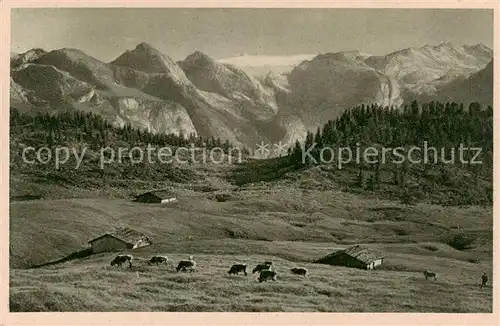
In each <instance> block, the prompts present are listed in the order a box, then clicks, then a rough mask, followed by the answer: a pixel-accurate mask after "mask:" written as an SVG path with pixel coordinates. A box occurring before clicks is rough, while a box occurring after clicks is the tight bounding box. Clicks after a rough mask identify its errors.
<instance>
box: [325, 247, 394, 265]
mask: <svg viewBox="0 0 500 326" xmlns="http://www.w3.org/2000/svg"><path fill="white" fill-rule="evenodd" d="M383 261H384V256H383V255H382V253H380V252H378V251H374V250H371V249H368V248H366V247H363V246H360V245H356V246H353V247H349V248H347V249H344V250H339V251H336V252H333V253H331V254H329V255H327V256H325V257H323V258H320V259H318V260H317V261H315V263H319V264H329V265H336V266H346V267H355V268H362V269H374V268H376V267H377V266H380V265H382V263H383Z"/></svg>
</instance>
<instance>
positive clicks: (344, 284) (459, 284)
mask: <svg viewBox="0 0 500 326" xmlns="http://www.w3.org/2000/svg"><path fill="white" fill-rule="evenodd" d="M303 245H306V244H303ZM137 256H138V255H137V254H136V259H137V261H136V262H135V266H134V267H133V268H132V269H128V268H127V267H122V268H118V267H111V266H109V261H110V259H111V258H112V254H104V255H103V254H101V255H96V256H93V257H91V258H87V259H84V260H82V261H78V262H70V263H64V264H61V265H58V266H53V267H50V268H43V269H30V270H13V271H11V297H10V309H11V311H341V312H347V311H355V312H366V311H384V312H391V311H394V312H395V311H404V312H491V309H492V306H491V305H492V301H491V299H492V290H491V287H488V288H486V289H483V290H480V289H479V286H478V280H477V277H476V276H477V273H475V270H474V269H475V268H473V267H471V264H469V263H461V262H457V261H454V262H453V264H451V263H450V264H449V265H450V266H449V267H450V269H449V270H448V272H444V271H443V272H441V273H439V272H438V273H439V275H438V277H439V278H438V280H437V281H434V280H432V281H431V280H425V278H424V277H423V275H422V274H421V273H420V272H407V271H405V272H403V271H385V270H374V271H364V270H357V269H350V268H344V267H333V266H328V265H317V264H309V263H302V264H300V266H304V267H306V268H308V269H309V270H310V273H311V275H310V277H309V278H303V277H300V276H296V275H291V274H290V273H289V271H288V270H289V269H290V268H292V267H294V266H297V264H296V263H294V262H291V261H288V260H283V259H280V258H277V257H271V256H268V255H266V256H261V255H251V256H246V255H235V256H233V255H197V256H196V260H197V263H198V266H199V270H198V271H197V272H195V273H192V274H182V273H181V274H176V273H175V271H174V266H173V264H172V263H170V264H169V265H168V266H149V265H147V264H146V262H145V260H142V261H141V258H142V259H145V258H147V255H145V254H139V256H140V257H137ZM182 258H185V256H184V255H178V254H176V255H170V259H171V260H172V261H174V262H175V261H177V260H179V259H182ZM408 258H409V259H410V260H411V258H412V257H411V256H407V257H406V259H408ZM267 259H272V260H273V262H274V263H275V265H276V270H277V271H278V273H279V276H278V281H276V282H269V283H262V284H260V283H259V282H257V281H256V275H252V274H249V276H246V277H245V276H243V275H240V276H229V275H228V274H227V270H228V268H229V266H230V264H231V263H233V262H237V261H239V262H247V263H249V264H250V265H251V266H250V267H252V266H253V264H255V263H257V262H260V261H263V260H267ZM431 260H432V259H431ZM405 261H408V260H405ZM432 261H433V263H432V264H433V265H435V266H439V267H443V266H442V265H441V264H442V262H443V261H441V260H437V259H434V260H432ZM389 264H390V263H389Z"/></svg>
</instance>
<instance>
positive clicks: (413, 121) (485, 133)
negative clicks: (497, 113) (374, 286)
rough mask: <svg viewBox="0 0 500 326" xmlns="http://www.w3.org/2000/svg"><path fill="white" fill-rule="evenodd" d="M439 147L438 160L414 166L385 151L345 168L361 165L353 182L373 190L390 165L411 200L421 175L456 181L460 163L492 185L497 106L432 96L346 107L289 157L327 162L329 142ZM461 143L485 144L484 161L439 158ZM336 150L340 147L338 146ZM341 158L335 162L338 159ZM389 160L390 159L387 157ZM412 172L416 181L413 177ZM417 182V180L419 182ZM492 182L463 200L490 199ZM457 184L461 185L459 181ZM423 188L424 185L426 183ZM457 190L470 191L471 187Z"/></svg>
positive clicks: (298, 163) (441, 181)
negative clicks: (425, 99) (472, 162)
mask: <svg viewBox="0 0 500 326" xmlns="http://www.w3.org/2000/svg"><path fill="white" fill-rule="evenodd" d="M424 142H426V143H427V147H434V148H436V149H438V162H433V161H430V162H429V161H428V162H425V163H423V164H419V165H420V166H414V165H415V164H410V163H408V161H405V162H404V163H403V164H390V162H391V160H390V158H391V157H390V156H388V158H389V159H388V158H387V157H386V162H385V164H380V160H378V161H379V162H378V163H373V164H369V163H366V162H363V161H361V162H351V163H349V164H347V166H346V168H355V169H357V170H358V173H357V180H356V182H355V184H354V185H357V186H358V187H360V188H362V189H366V190H369V191H377V190H378V189H380V187H381V182H382V181H381V177H380V175H381V173H382V172H383V171H384V170H385V172H387V171H389V172H390V173H391V174H392V181H391V183H393V184H394V185H397V186H400V188H401V191H400V193H401V201H402V202H404V203H405V204H409V203H411V202H413V199H414V198H412V194H414V193H416V192H417V191H416V190H415V189H411V187H413V188H418V180H419V179H421V178H425V177H429V176H432V174H433V173H434V172H436V171H437V172H436V173H438V175H439V176H438V178H437V181H436V182H437V183H439V184H440V185H448V186H450V187H453V186H454V185H453V184H452V182H451V179H452V176H453V175H454V173H456V172H457V169H462V170H465V171H468V173H471V174H472V175H473V177H474V178H476V179H477V180H478V184H479V180H487V181H488V183H489V184H490V186H491V183H490V182H492V169H493V108H492V107H491V106H488V107H481V105H480V104H479V103H471V104H470V105H469V106H468V107H467V108H465V106H464V105H463V104H462V103H455V102H452V103H450V102H447V103H442V102H430V103H423V104H419V103H417V102H416V101H413V102H412V103H411V104H410V105H406V106H404V107H403V108H401V109H393V108H389V107H382V106H379V105H359V106H357V107H354V108H352V109H349V110H347V111H345V112H344V113H343V114H342V115H341V116H340V117H339V118H337V119H335V120H330V121H328V122H327V123H326V124H325V125H324V126H323V127H322V128H318V130H317V131H316V133H311V132H310V133H308V134H307V137H306V139H305V141H304V143H300V142H296V144H295V146H294V148H293V149H292V150H291V151H290V154H289V156H288V162H289V163H290V164H292V165H294V166H295V167H297V168H301V167H304V166H311V165H315V164H322V162H323V164H324V162H325V161H326V162H329V160H330V157H329V153H330V152H329V151H324V152H323V156H322V158H323V160H320V159H321V155H320V153H321V150H322V149H323V148H326V147H329V148H333V149H338V148H341V147H349V148H351V149H352V152H353V153H354V152H355V149H356V148H360V150H361V152H362V151H363V150H364V149H365V148H367V147H375V148H378V149H379V153H380V149H381V148H396V147H403V148H405V149H407V148H409V147H411V146H417V147H419V148H424ZM313 144H315V147H314V150H312V151H310V153H311V156H312V157H313V158H314V159H308V157H307V156H306V157H305V160H304V157H303V156H304V155H303V153H305V151H306V150H307V149H309V148H311V146H313ZM460 144H462V146H463V147H465V148H481V149H482V153H481V156H480V157H479V158H478V159H480V160H481V161H482V162H483V163H482V164H481V165H470V164H462V163H461V162H459V161H457V162H455V163H454V164H445V163H443V162H442V161H441V153H440V150H441V149H444V151H445V155H446V159H449V158H450V155H451V152H450V149H451V148H454V149H455V156H456V157H458V148H459V146H460ZM335 154H337V152H335ZM472 156H473V153H470V152H465V155H464V159H465V160H470V159H471V158H472ZM337 159H338V157H337V158H335V160H334V162H332V163H331V164H334V165H336V164H337V161H336V160H337ZM388 162H389V163H388ZM410 177H412V179H413V180H415V179H416V180H417V181H416V182H413V184H412V183H411V182H409V180H410ZM415 183H416V184H415ZM490 186H488V189H486V190H485V192H487V194H485V196H481V199H477V198H474V197H475V195H473V194H468V195H464V196H465V197H467V198H462V199H463V200H462V199H461V200H458V201H462V202H463V203H474V202H475V201H481V202H482V203H484V201H485V200H484V198H487V200H486V201H488V202H491V201H492V194H491V191H492V188H491V187H490ZM455 187H460V186H459V185H455ZM428 190H429V189H427V191H428ZM420 191H426V190H425V189H424V190H422V189H420ZM457 191H462V192H465V193H466V192H467V189H460V190H458V189H457Z"/></svg>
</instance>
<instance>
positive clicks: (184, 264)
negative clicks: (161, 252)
mask: <svg viewBox="0 0 500 326" xmlns="http://www.w3.org/2000/svg"><path fill="white" fill-rule="evenodd" d="M195 268H196V262H195V261H194V259H193V256H189V260H181V261H180V262H179V264H178V265H177V272H179V271H182V272H184V273H186V272H187V271H188V270H189V272H190V273H192V272H194V270H195Z"/></svg>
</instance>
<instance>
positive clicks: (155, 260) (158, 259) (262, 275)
mask: <svg viewBox="0 0 500 326" xmlns="http://www.w3.org/2000/svg"><path fill="white" fill-rule="evenodd" d="M133 260H134V257H133V256H132V255H118V256H116V257H115V259H113V260H112V261H111V266H115V265H118V266H122V264H124V263H128V264H129V267H130V268H132V261H133ZM148 263H149V264H156V265H158V264H167V263H168V257H167V256H153V257H151V259H150V260H149V261H148ZM195 269H196V262H195V261H194V259H193V256H189V259H188V260H181V261H180V262H179V264H177V268H176V271H177V272H184V273H186V272H194V271H195ZM240 272H242V273H243V274H245V276H247V264H234V265H233V266H231V268H230V269H229V271H228V274H233V275H238V274H239V273H240ZM256 272H258V273H259V282H263V281H267V280H273V281H276V280H277V274H276V271H274V270H273V263H272V262H270V261H266V262H264V263H262V264H258V265H257V266H255V268H254V269H253V270H252V274H255V273H256ZM290 272H292V274H297V275H302V276H305V277H307V269H305V268H302V267H294V268H292V269H291V270H290ZM423 274H424V276H425V279H429V278H433V279H434V280H437V274H436V273H434V272H430V271H424V272H423ZM487 282H488V277H487V276H486V273H483V275H482V276H481V289H482V288H483V287H485V286H486V283H487Z"/></svg>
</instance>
